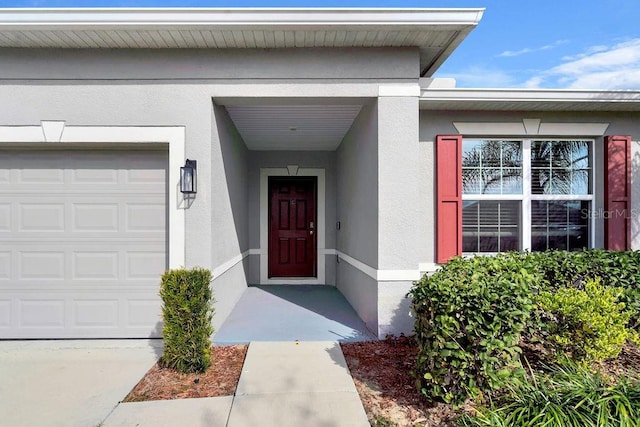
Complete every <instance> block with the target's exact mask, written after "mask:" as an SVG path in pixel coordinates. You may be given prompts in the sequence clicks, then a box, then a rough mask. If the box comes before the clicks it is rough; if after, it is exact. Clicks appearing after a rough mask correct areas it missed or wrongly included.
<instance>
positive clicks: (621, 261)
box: [514, 249, 640, 332]
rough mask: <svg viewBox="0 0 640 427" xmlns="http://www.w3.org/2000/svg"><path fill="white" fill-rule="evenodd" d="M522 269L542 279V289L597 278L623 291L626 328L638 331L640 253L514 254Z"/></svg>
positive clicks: (639, 321)
mask: <svg viewBox="0 0 640 427" xmlns="http://www.w3.org/2000/svg"><path fill="white" fill-rule="evenodd" d="M514 256H519V257H521V258H522V260H523V263H524V264H525V268H527V270H529V271H530V272H533V273H535V274H539V275H540V276H541V281H540V285H541V290H542V291H545V290H546V291H555V290H557V289H559V288H562V287H576V288H582V287H584V283H585V282H586V281H587V280H589V279H596V278H598V279H600V281H601V283H602V284H603V285H604V286H605V287H616V288H622V289H623V292H622V293H621V294H620V296H619V301H620V302H623V303H624V304H625V305H626V307H627V309H628V310H630V311H631V317H630V320H629V326H630V327H631V328H633V329H635V330H636V331H637V332H640V251H626V252H616V251H606V250H602V249H590V250H585V251H577V252H566V251H554V250H551V251H546V252H534V253H527V254H517V255H514Z"/></svg>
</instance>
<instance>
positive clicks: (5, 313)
mask: <svg viewBox="0 0 640 427" xmlns="http://www.w3.org/2000/svg"><path fill="white" fill-rule="evenodd" d="M10 326H11V300H8V299H0V330H2V329H8V328H9V327H10Z"/></svg>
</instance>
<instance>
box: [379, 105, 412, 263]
mask: <svg viewBox="0 0 640 427" xmlns="http://www.w3.org/2000/svg"><path fill="white" fill-rule="evenodd" d="M378 116H379V120H378V129H379V131H378V132H379V135H378V235H379V237H378V268H379V269H381V270H416V269H417V268H418V262H419V259H418V250H417V249H418V240H417V239H416V226H417V224H418V223H419V222H420V220H421V218H419V216H418V207H417V205H416V198H417V197H418V178H417V177H418V173H419V166H420V165H419V158H418V147H419V145H418V98H417V97H380V98H379V99H378Z"/></svg>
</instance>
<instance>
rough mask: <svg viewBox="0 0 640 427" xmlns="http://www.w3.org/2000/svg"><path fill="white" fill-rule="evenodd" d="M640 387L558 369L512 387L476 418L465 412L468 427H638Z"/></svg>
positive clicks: (626, 381)
mask: <svg viewBox="0 0 640 427" xmlns="http://www.w3.org/2000/svg"><path fill="white" fill-rule="evenodd" d="M638 420H640V383H638V382H637V381H634V380H630V379H628V378H620V379H618V381H617V382H615V383H612V382H610V381H608V380H606V379H605V378H604V377H603V376H601V375H600V374H598V373H595V372H591V371H589V370H588V369H586V368H584V367H580V366H576V365H572V366H564V367H556V368H553V370H552V372H551V373H550V374H548V375H540V374H536V375H535V376H534V377H532V379H531V380H530V381H526V382H523V383H521V384H518V385H514V386H510V387H509V392H508V393H505V394H504V395H503V396H501V397H500V398H499V399H498V400H497V401H494V402H493V403H492V405H491V406H490V407H489V408H483V407H480V408H478V409H477V413H476V414H475V415H470V414H464V415H463V416H462V417H460V418H459V419H458V424H459V425H461V426H467V427H471V426H474V427H479V426H491V427H512V426H530V427H534V426H567V427H585V426H599V427H637V426H638V425H639V421H638Z"/></svg>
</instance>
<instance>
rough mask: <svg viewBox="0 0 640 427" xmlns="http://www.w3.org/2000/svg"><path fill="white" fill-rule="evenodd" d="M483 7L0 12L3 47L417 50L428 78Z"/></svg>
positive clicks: (37, 10) (17, 10)
mask: <svg viewBox="0 0 640 427" xmlns="http://www.w3.org/2000/svg"><path fill="white" fill-rule="evenodd" d="M483 13H484V9H325V8H308V9H301V8H295V9H288V8H286V9H285V8H257V9H246V8H242V9H241V8H231V9H219V8H204V9H201V8H190V9H174V8H162V9H146V8H145V9H130V8H114V9H70V8H67V9H65V8H61V9H0V47H4V48H146V49H149V48H151V49H157V48H205V49H239V48H240V49H241V48H256V49H260V48H267V49H268V48H305V47H306V48H308V47H355V48H360V47H365V48H366V47H416V48H418V49H419V50H420V67H421V75H422V76H431V75H432V74H433V73H434V72H435V70H436V69H437V68H438V67H439V66H440V65H441V64H442V62H444V61H445V59H447V57H448V56H449V55H450V54H451V53H452V52H453V51H454V50H455V48H456V47H457V46H458V45H459V44H460V43H461V42H462V40H464V38H465V37H466V36H467V34H469V32H471V30H473V29H474V28H475V27H476V26H477V24H478V22H479V21H480V19H481V18H482V14H483Z"/></svg>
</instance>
